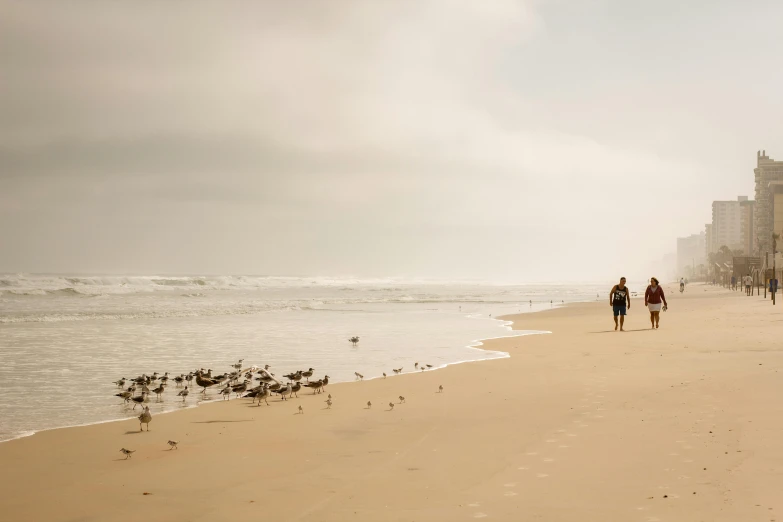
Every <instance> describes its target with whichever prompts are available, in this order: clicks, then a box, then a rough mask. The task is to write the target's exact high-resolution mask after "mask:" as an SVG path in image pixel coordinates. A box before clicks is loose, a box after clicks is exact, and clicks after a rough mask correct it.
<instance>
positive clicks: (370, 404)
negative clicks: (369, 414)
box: [367, 401, 372, 410]
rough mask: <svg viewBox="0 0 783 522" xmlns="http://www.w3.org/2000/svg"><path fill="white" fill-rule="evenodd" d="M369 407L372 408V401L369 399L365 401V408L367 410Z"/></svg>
mask: <svg viewBox="0 0 783 522" xmlns="http://www.w3.org/2000/svg"><path fill="white" fill-rule="evenodd" d="M370 408H372V402H371V401H367V409H368V410H369V409H370Z"/></svg>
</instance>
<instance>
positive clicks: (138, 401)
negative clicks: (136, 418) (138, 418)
mask: <svg viewBox="0 0 783 522" xmlns="http://www.w3.org/2000/svg"><path fill="white" fill-rule="evenodd" d="M131 400H132V401H133V402H135V403H136V404H134V405H133V409H134V410H135V409H136V406H137V405H139V404H143V403H145V402H147V392H141V395H137V396H136V397H131Z"/></svg>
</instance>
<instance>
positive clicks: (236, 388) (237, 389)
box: [231, 381, 247, 397]
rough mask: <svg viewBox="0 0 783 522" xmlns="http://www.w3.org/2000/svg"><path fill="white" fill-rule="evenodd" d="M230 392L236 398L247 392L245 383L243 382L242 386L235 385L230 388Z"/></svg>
mask: <svg viewBox="0 0 783 522" xmlns="http://www.w3.org/2000/svg"><path fill="white" fill-rule="evenodd" d="M231 391H232V392H234V393H236V394H237V397H239V396H240V395H242V394H243V393H245V392H246V391H247V381H245V382H243V383H242V384H237V385H236V386H234V387H232V388H231Z"/></svg>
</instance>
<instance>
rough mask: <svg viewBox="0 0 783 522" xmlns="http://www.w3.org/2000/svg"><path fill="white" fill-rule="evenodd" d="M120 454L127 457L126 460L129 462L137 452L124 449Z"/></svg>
mask: <svg viewBox="0 0 783 522" xmlns="http://www.w3.org/2000/svg"><path fill="white" fill-rule="evenodd" d="M120 453H122V454H123V455H125V460H128V459H129V458H131V456H132V455H133V454H134V453H136V450H129V449H125V448H122V449H121V450H120Z"/></svg>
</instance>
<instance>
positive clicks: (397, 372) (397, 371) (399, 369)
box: [392, 368, 402, 374]
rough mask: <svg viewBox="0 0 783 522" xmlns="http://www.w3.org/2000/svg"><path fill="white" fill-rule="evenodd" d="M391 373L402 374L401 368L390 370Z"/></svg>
mask: <svg viewBox="0 0 783 522" xmlns="http://www.w3.org/2000/svg"><path fill="white" fill-rule="evenodd" d="M392 371H393V372H394V373H396V374H400V373H402V368H392Z"/></svg>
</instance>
